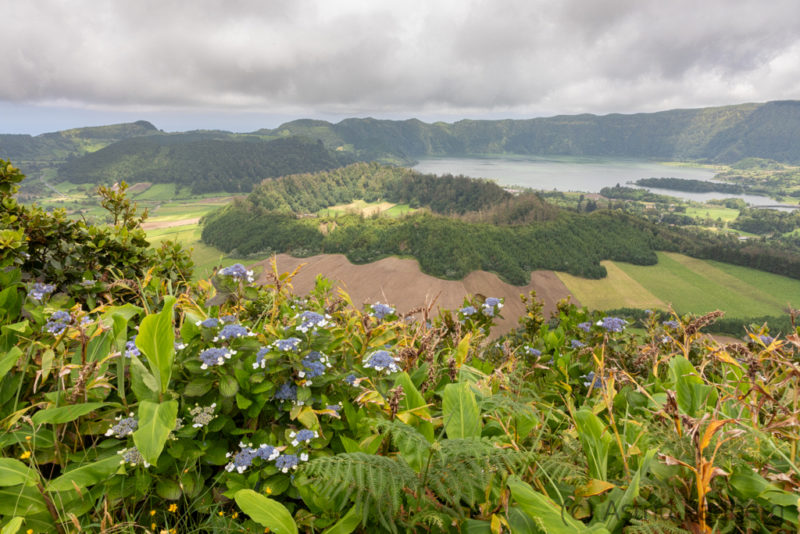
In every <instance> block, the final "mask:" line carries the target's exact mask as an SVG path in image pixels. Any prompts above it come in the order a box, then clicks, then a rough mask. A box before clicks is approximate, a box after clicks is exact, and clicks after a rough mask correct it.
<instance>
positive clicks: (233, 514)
mask: <svg viewBox="0 0 800 534" xmlns="http://www.w3.org/2000/svg"><path fill="white" fill-rule="evenodd" d="M231 517H232V518H234V519H236V518H237V517H239V512H233V513H232V514H231Z"/></svg>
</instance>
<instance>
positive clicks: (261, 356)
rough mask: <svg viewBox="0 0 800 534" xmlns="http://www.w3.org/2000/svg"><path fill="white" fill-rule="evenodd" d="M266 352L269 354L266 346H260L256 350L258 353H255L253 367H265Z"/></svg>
mask: <svg viewBox="0 0 800 534" xmlns="http://www.w3.org/2000/svg"><path fill="white" fill-rule="evenodd" d="M267 354H269V349H268V348H267V347H262V348H261V349H260V350H259V351H258V353H257V354H256V361H255V362H254V363H253V369H258V368H259V367H261V368H262V369H264V368H266V366H267Z"/></svg>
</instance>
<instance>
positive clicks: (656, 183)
mask: <svg viewBox="0 0 800 534" xmlns="http://www.w3.org/2000/svg"><path fill="white" fill-rule="evenodd" d="M635 183H636V185H640V186H642V187H655V188H657V189H671V190H673V191H688V192H690V193H725V194H731V195H741V194H743V193H745V192H746V189H745V188H744V187H743V186H741V185H738V184H723V183H719V182H705V181H703V180H689V179H686V178H639V179H638V180H636V182H635Z"/></svg>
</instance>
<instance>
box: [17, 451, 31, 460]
mask: <svg viewBox="0 0 800 534" xmlns="http://www.w3.org/2000/svg"><path fill="white" fill-rule="evenodd" d="M30 457H31V451H25V452H23V453H22V454H20V455H19V459H20V460H27V459H28V458H30Z"/></svg>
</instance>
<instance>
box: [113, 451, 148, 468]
mask: <svg viewBox="0 0 800 534" xmlns="http://www.w3.org/2000/svg"><path fill="white" fill-rule="evenodd" d="M117 454H121V455H122V460H120V461H119V463H120V464H130V465H132V466H137V465H139V464H142V465H144V466H145V467H150V464H149V463H148V462H147V460H145V459H144V456H142V453H140V452H139V449H137V448H136V447H130V448H128V449H122V450H120V451H117Z"/></svg>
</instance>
